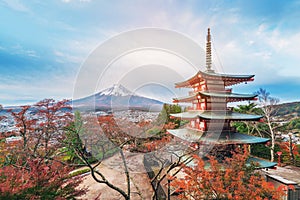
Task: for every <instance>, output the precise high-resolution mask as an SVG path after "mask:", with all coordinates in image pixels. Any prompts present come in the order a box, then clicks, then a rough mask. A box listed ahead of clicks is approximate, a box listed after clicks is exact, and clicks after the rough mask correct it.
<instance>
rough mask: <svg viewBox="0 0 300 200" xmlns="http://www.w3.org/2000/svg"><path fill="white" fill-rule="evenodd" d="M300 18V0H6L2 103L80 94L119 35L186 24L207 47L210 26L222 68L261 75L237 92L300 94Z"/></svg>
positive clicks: (183, 29) (1, 22)
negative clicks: (82, 73) (79, 79)
mask: <svg viewBox="0 0 300 200" xmlns="http://www.w3.org/2000/svg"><path fill="white" fill-rule="evenodd" d="M299 18H300V1H296V0H294V1H289V0H285V1H282V0H248V1H247V0H224V1H222V0H213V1H206V0H199V1H196V0H191V1H179V0H178V1H175V0H165V1H159V0H152V1H150V0H149V1H143V0H140V1H137V0H128V1H125V0H124V1H121V0H119V1H117V0H111V1H103V0H101V1H100V0H99V1H96V0H53V1H38V0H32V1H25V0H24V1H21V0H2V1H0V70H1V76H0V104H3V105H18V104H26V103H34V102H36V101H38V100H41V99H43V98H55V99H63V98H72V94H73V88H74V83H75V81H76V76H77V73H78V71H79V69H80V67H81V65H82V63H83V62H84V61H85V59H86V58H87V57H88V55H89V54H90V53H91V52H92V51H93V50H94V49H95V48H96V47H97V46H98V45H100V44H101V43H102V42H104V41H106V40H108V39H109V38H111V37H112V36H114V35H116V34H118V33H121V32H124V31H128V30H132V29H136V28H143V27H158V28H163V29H169V30H174V31H178V32H180V33H183V34H184V35H186V36H188V37H190V38H192V39H193V40H195V41H197V42H198V43H199V45H200V46H203V48H204V47H205V35H206V29H207V27H210V28H211V29H212V36H213V38H212V39H213V44H214V46H213V47H214V48H213V50H214V54H213V61H214V67H215V68H216V69H221V71H223V72H227V73H241V74H255V75H256V79H255V82H253V83H249V84H247V85H240V86H236V87H235V88H234V89H235V91H237V92H250V93H252V92H254V91H256V90H258V89H259V88H260V87H263V88H265V89H267V90H269V91H270V92H271V94H272V95H273V96H275V97H278V98H280V99H281V101H282V102H287V101H299V100H300V92H299V86H300V67H299V65H300V56H299V55H298V54H299V52H300V23H299V22H298V21H299ZM199 69H203V68H202V66H199ZM192 75H193V73H191V74H190V75H189V76H192ZM113 81H114V80H112V82H113ZM116 81H117V80H116ZM103 87H106V86H103ZM99 89H101V88H99ZM102 89H103V88H102ZM162 95H163V94H159V95H158V97H157V98H159V97H161V96H162ZM153 97H155V95H154V96H153Z"/></svg>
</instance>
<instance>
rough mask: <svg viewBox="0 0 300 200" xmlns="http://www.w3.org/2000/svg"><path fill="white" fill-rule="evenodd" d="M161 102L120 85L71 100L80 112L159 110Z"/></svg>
mask: <svg viewBox="0 0 300 200" xmlns="http://www.w3.org/2000/svg"><path fill="white" fill-rule="evenodd" d="M162 105H163V102H161V101H158V100H155V99H151V98H146V97H142V96H139V95H136V94H134V93H133V92H131V91H130V90H128V89H127V88H125V87H124V86H123V85H121V84H114V85H113V86H112V87H110V88H107V89H104V90H102V91H100V92H98V93H96V94H94V95H91V96H88V97H84V98H81V99H77V100H73V107H74V108H75V109H76V108H77V109H81V110H104V111H107V110H110V111H113V110H129V109H130V110H134V109H136V110H146V111H149V110H152V111H153V110H154V111H159V110H161V108H162Z"/></svg>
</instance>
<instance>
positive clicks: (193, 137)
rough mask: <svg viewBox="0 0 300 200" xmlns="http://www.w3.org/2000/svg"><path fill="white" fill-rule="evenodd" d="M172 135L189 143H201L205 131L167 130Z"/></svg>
mask: <svg viewBox="0 0 300 200" xmlns="http://www.w3.org/2000/svg"><path fill="white" fill-rule="evenodd" d="M167 131H168V132H169V133H170V134H172V135H174V136H176V137H178V138H180V139H182V140H184V141H187V142H197V141H200V138H201V137H202V135H203V131H200V130H195V129H188V128H184V129H172V130H167Z"/></svg>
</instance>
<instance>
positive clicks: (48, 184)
mask: <svg viewBox="0 0 300 200" xmlns="http://www.w3.org/2000/svg"><path fill="white" fill-rule="evenodd" d="M23 161H24V160H21V159H20V160H18V161H17V162H16V163H15V164H14V165H9V166H4V167H2V168H0V175H1V176H0V199H12V200H13V199H15V200H17V199H73V198H75V197H78V196H81V195H83V194H85V192H86V189H85V188H84V189H78V188H77V186H78V185H79V184H80V183H81V181H82V178H80V177H76V178H71V177H70V176H69V173H70V172H71V170H72V168H70V167H68V166H67V165H63V164H61V163H59V162H57V161H49V160H46V159H44V158H32V157H31V158H26V162H25V163H23Z"/></svg>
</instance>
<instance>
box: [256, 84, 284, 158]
mask: <svg viewBox="0 0 300 200" xmlns="http://www.w3.org/2000/svg"><path fill="white" fill-rule="evenodd" d="M256 94H258V100H259V104H260V106H261V109H262V111H263V115H264V118H265V122H264V123H265V124H266V125H267V127H268V132H267V133H268V134H269V136H270V137H271V147H270V153H271V162H273V161H274V148H275V129H276V128H278V127H276V124H275V123H274V120H273V117H274V115H275V114H276V111H277V110H276V105H277V104H278V102H279V99H277V98H274V97H271V96H270V93H269V92H267V91H266V90H265V89H262V88H260V89H259V91H257V92H256Z"/></svg>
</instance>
